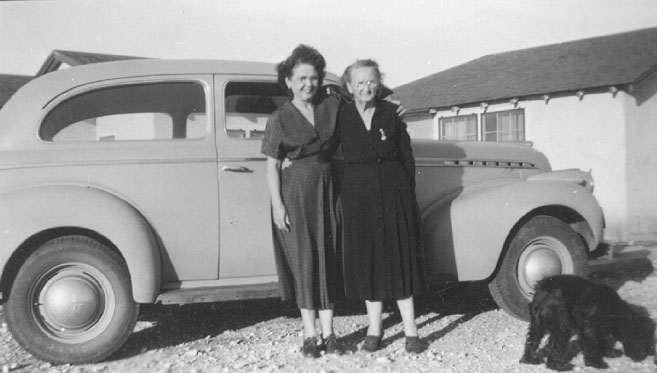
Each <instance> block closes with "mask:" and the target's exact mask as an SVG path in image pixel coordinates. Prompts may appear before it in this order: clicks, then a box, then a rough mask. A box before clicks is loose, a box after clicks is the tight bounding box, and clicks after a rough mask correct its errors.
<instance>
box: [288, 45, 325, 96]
mask: <svg viewBox="0 0 657 373" xmlns="http://www.w3.org/2000/svg"><path fill="white" fill-rule="evenodd" d="M300 63H305V64H308V65H312V66H314V67H315V70H316V71H317V75H318V77H319V86H320V87H321V86H322V82H323V81H324V76H325V75H326V71H324V69H325V68H326V61H325V60H324V57H323V56H322V55H321V54H320V53H319V52H318V51H317V49H315V48H313V47H311V46H308V45H305V44H299V46H298V47H296V48H294V50H293V51H292V54H290V55H289V56H288V57H287V58H286V59H285V60H284V61H282V62H281V63H279V64H278V65H277V66H276V71H277V72H278V83H279V84H280V85H281V86H282V87H283V89H285V90H286V91H287V90H288V88H287V84H286V83H285V78H291V77H292V73H293V72H294V67H295V66H297V65H298V64H300Z"/></svg>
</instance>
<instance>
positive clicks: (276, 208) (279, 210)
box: [272, 203, 290, 232]
mask: <svg viewBox="0 0 657 373" xmlns="http://www.w3.org/2000/svg"><path fill="white" fill-rule="evenodd" d="M272 218H273V219H274V224H275V225H276V228H278V229H280V230H282V231H284V232H289V231H290V216H289V215H288V214H287V209H285V205H283V204H282V203H281V204H276V205H273V206H272Z"/></svg>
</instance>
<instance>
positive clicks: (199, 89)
mask: <svg viewBox="0 0 657 373" xmlns="http://www.w3.org/2000/svg"><path fill="white" fill-rule="evenodd" d="M206 133H207V117H206V114H205V91H204V89H203V86H202V85H201V84H199V83H196V82H182V81H180V82H165V83H147V84H133V85H119V86H113V87H107V88H102V89H98V90H94V91H90V92H85V93H83V94H80V95H78V96H74V97H72V98H70V99H68V100H66V101H63V102H62V103H60V104H59V105H58V106H57V107H55V108H54V109H53V110H52V111H51V112H50V113H48V115H47V116H46V118H45V119H44V121H43V123H42V124H41V128H40V129H39V135H40V137H41V138H42V139H43V140H45V141H52V142H64V141H73V142H95V141H130V140H170V139H193V138H201V137H203V136H205V135H206Z"/></svg>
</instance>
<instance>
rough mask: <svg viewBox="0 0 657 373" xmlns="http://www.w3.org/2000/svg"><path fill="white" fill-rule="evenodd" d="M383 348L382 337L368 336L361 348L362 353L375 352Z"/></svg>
mask: <svg viewBox="0 0 657 373" xmlns="http://www.w3.org/2000/svg"><path fill="white" fill-rule="evenodd" d="M380 348H381V336H376V335H366V336H365V340H364V341H363V345H362V346H360V350H361V351H367V352H374V351H376V350H378V349H380Z"/></svg>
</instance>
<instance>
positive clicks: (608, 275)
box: [589, 245, 657, 290]
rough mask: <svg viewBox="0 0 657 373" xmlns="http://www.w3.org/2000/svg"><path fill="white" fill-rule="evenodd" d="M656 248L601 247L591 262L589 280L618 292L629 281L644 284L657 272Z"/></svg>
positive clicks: (595, 252) (594, 253)
mask: <svg viewBox="0 0 657 373" xmlns="http://www.w3.org/2000/svg"><path fill="white" fill-rule="evenodd" d="M655 250H657V248H654V247H623V246H619V247H614V246H607V245H600V247H599V248H598V249H596V251H594V252H593V257H592V260H591V261H589V278H590V279H591V280H593V281H595V282H598V283H602V284H605V285H608V286H611V287H612V288H614V290H618V289H619V288H620V287H622V286H623V284H625V283H626V282H628V281H636V282H642V281H643V280H644V279H646V278H647V277H649V276H651V275H652V274H653V273H654V272H655V268H654V266H653V257H654V255H655Z"/></svg>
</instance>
